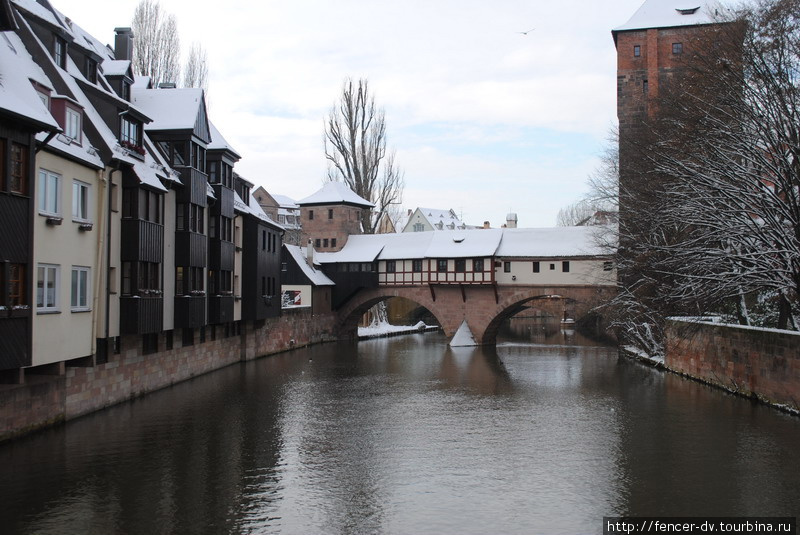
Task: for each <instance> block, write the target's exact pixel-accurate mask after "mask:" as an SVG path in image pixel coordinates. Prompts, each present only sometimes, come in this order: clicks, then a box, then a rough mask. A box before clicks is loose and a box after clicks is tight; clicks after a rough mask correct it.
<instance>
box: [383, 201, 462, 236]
mask: <svg viewBox="0 0 800 535" xmlns="http://www.w3.org/2000/svg"><path fill="white" fill-rule="evenodd" d="M415 216H421V217H422V218H424V219H425V220H426V221H427V222H428V224H429V225H430V226H431V227H433V230H455V229H465V228H471V227H470V226H469V225H467V224H466V223H464V222H463V221H461V220H460V219H459V218H458V216H456V214H455V212H453V210H452V209H450V210H442V209H441V208H422V207H418V208H417V209H416V210H414V212H413V213H412V214H411V215H410V216H408V217H406V218H405V224H404V225H403V226H402V227H400V228H398V229H397V230H398V232H409V231H411V228H407V227H408V226H409V225H411V224H412V221H415V220H416V218H415Z"/></svg>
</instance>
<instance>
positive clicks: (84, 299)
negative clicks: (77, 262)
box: [69, 266, 92, 312]
mask: <svg viewBox="0 0 800 535" xmlns="http://www.w3.org/2000/svg"><path fill="white" fill-rule="evenodd" d="M91 274H92V269H91V268H89V267H85V266H72V274H71V275H70V297H69V305H70V310H71V311H72V312H85V311H88V310H91V307H90V303H91V299H92V295H91V294H92V292H91V284H90V283H91V280H92V277H91ZM81 275H83V276H82V277H81ZM81 279H83V280H81ZM76 288H77V294H76V292H75V290H76Z"/></svg>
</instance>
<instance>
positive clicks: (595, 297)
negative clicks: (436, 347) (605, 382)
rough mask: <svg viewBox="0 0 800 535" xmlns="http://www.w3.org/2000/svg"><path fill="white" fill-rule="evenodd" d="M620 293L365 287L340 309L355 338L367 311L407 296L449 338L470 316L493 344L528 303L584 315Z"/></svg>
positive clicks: (479, 335) (481, 337) (345, 330)
mask: <svg viewBox="0 0 800 535" xmlns="http://www.w3.org/2000/svg"><path fill="white" fill-rule="evenodd" d="M615 292H616V289H615V287H614V286H597V285H585V286H577V285H569V286H530V285H524V286H523V285H519V286H515V285H475V286H468V285H419V286H379V287H377V288H369V289H362V290H360V291H359V292H358V293H356V294H355V295H354V296H353V297H351V298H350V299H349V300H348V301H347V302H346V303H345V304H344V305H343V306H342V307H341V308H340V309H339V310H338V328H339V334H340V336H341V337H343V338H345V337H347V336H351V337H355V333H356V329H357V326H358V322H359V319H360V318H361V316H363V315H364V313H366V312H367V310H369V309H370V308H371V307H373V306H374V305H376V304H377V303H380V302H381V301H385V300H386V299H389V298H391V297H404V298H406V299H409V300H411V301H414V302H415V303H417V304H419V305H421V306H423V307H425V308H427V309H428V310H429V311H430V312H431V314H433V315H434V316H435V317H436V319H437V320H439V323H440V324H441V326H442V329H443V330H444V333H445V335H446V336H447V337H448V338H452V337H453V335H454V334H455V333H456V331H457V330H458V328H459V326H460V325H461V323H462V321H464V320H466V322H467V325H468V326H469V328H470V330H471V331H472V334H473V336H474V337H475V341H476V342H478V343H479V344H483V345H493V344H494V343H495V341H496V337H497V331H498V329H499V327H500V325H501V324H502V323H503V322H504V321H505V320H506V319H508V318H510V317H511V316H513V315H515V314H517V313H518V312H520V311H522V310H523V309H525V308H527V307H532V306H535V307H536V308H540V309H542V310H545V311H546V312H548V313H550V314H552V315H553V316H556V317H562V318H563V317H568V318H574V319H579V318H581V317H583V316H585V315H586V313H587V312H588V311H589V310H591V309H592V308H594V307H595V306H597V305H600V304H603V303H607V302H608V301H610V300H611V299H612V298H613V296H614V294H615Z"/></svg>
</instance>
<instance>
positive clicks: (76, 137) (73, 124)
mask: <svg viewBox="0 0 800 535" xmlns="http://www.w3.org/2000/svg"><path fill="white" fill-rule="evenodd" d="M66 114H67V115H66V121H65V122H64V135H65V136H67V137H68V138H70V139H72V140H73V141H76V142H77V143H78V144H80V142H81V116H82V113H81V112H80V111H77V110H73V109H72V108H67V109H66Z"/></svg>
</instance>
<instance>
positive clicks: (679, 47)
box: [672, 43, 683, 55]
mask: <svg viewBox="0 0 800 535" xmlns="http://www.w3.org/2000/svg"><path fill="white" fill-rule="evenodd" d="M672 53H673V54H675V55H678V54H682V53H683V43H672Z"/></svg>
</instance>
